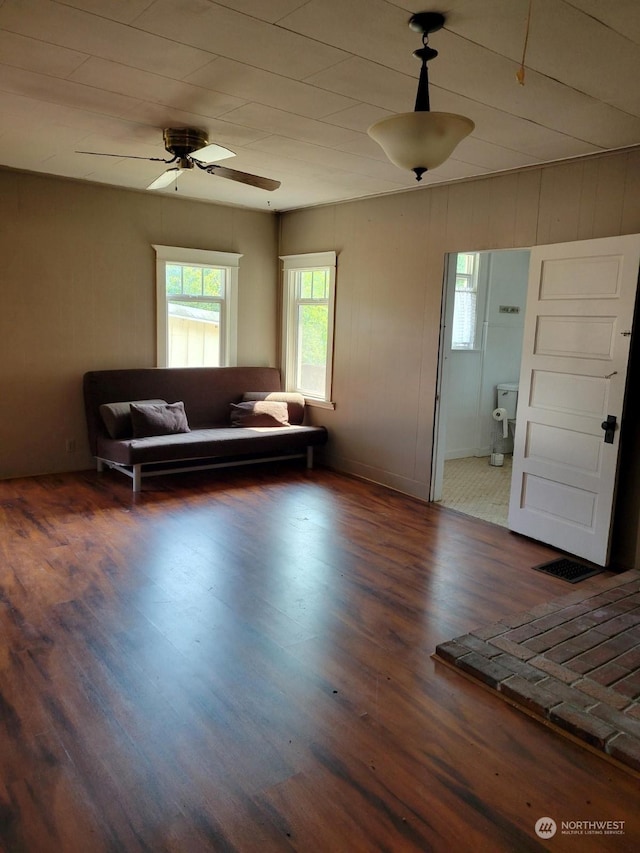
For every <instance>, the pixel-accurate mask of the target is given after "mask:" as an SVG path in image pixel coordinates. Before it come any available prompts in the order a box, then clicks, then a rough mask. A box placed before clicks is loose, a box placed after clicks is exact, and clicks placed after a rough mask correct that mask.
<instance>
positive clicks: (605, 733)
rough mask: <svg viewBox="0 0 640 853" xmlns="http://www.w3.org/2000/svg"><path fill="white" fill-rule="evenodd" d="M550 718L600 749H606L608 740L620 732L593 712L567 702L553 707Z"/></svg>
mask: <svg viewBox="0 0 640 853" xmlns="http://www.w3.org/2000/svg"><path fill="white" fill-rule="evenodd" d="M549 719H550V721H551V722H552V723H555V724H556V725H557V726H559V727H560V728H562V729H564V730H565V731H567V732H569V733H570V734H572V735H574V736H575V737H579V738H580V739H581V740H584V741H586V742H587V743H590V744H591V745H592V746H596V747H598V748H599V749H604V746H605V743H606V742H607V740H609V738H611V737H613V735H615V734H617V733H618V731H617V729H616V728H615V727H614V726H612V725H611V724H609V723H608V722H606V721H605V720H601V719H596V718H594V717H593V716H592V715H591V712H589V713H587V712H586V711H582V710H580V708H576V707H575V706H573V705H570V704H569V703H567V702H563V703H562V705H557V706H556V707H555V708H553V709H552V710H551V711H550V712H549Z"/></svg>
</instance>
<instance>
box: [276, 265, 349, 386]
mask: <svg viewBox="0 0 640 853" xmlns="http://www.w3.org/2000/svg"><path fill="white" fill-rule="evenodd" d="M282 260H283V262H284V299H283V309H284V317H283V336H282V338H283V350H284V351H283V368H284V380H285V387H286V389H287V390H288V391H299V392H300V393H301V394H304V396H305V397H306V398H307V399H309V400H311V401H316V402H320V403H323V402H324V403H329V402H330V400H331V378H332V377H331V368H332V357H333V305H334V292H335V277H336V253H335V252H317V253H314V254H309V255H286V256H284V257H283V258H282Z"/></svg>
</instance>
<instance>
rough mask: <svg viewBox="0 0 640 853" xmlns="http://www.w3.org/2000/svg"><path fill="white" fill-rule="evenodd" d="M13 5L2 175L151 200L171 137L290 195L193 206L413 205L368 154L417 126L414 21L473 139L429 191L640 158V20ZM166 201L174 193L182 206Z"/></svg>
mask: <svg viewBox="0 0 640 853" xmlns="http://www.w3.org/2000/svg"><path fill="white" fill-rule="evenodd" d="M528 8H529V0H447V4H443V3H440V2H432V0H422V2H415V3H414V2H410V0H216V2H212V0H0V164H1V165H5V166H9V167H12V168H16V169H26V170H31V171H35V172H44V173H47V174H51V175H64V176H68V177H72V178H77V179H82V180H87V181H93V182H99V183H104V184H111V185H114V186H121V187H130V188H134V189H144V188H145V187H146V186H147V185H148V184H149V183H151V181H152V180H154V179H155V178H156V177H157V176H158V175H159V174H160V173H161V172H162V170H163V169H164V166H163V165H162V164H161V163H154V162H145V161H144V160H127V159H121V158H107V157H91V156H89V155H86V154H77V153H75V151H76V150H77V149H83V150H90V151H103V152H114V153H117V154H123V155H124V154H131V155H137V156H143V157H162V156H166V155H165V152H164V148H163V145H162V128H164V127H187V126H188V127H198V128H204V129H206V130H207V131H208V133H209V138H210V140H211V141H215V142H218V143H220V144H221V145H224V146H227V147H229V148H231V149H232V150H234V151H235V152H236V153H237V156H236V157H235V158H233V159H231V160H225V161H224V163H223V165H225V166H229V167H231V168H234V169H240V170H243V171H246V172H252V173H254V174H258V175H263V176H265V177H269V178H276V179H278V180H280V181H281V182H282V186H281V187H280V189H278V190H276V191H275V192H273V193H268V192H265V191H263V190H258V189H255V188H253V187H249V186H246V185H241V184H237V183H235V182H231V181H228V180H224V179H222V178H215V177H210V176H209V175H207V174H205V173H204V172H201V171H198V170H194V171H193V172H187V173H186V174H184V175H182V176H181V177H180V178H179V181H178V185H177V191H178V193H179V194H180V195H181V196H182V197H188V198H196V199H200V200H205V201H212V202H223V203H230V204H237V205H242V206H247V207H252V208H259V209H267V208H268V207H270V209H272V210H284V209H291V208H296V207H303V206H308V205H314V204H322V203H325V202H332V201H337V200H343V199H353V198H360V197H364V196H369V195H375V194H380V193H387V192H395V191H398V190H401V189H406V188H409V187H415V186H416V182H415V179H414V177H413V175H411V174H409V173H405V172H403V171H401V170H400V169H397V168H396V167H395V166H393V165H392V164H391V163H389V162H388V161H387V159H386V157H385V155H384V154H383V152H382V150H381V149H380V148H379V147H378V146H377V145H376V143H375V142H373V141H372V140H371V139H370V138H369V137H368V136H367V133H366V131H367V127H368V126H369V125H370V124H372V123H373V122H374V121H377V120H378V119H380V118H383V117H385V116H388V115H391V114H392V113H396V112H407V111H410V110H412V109H413V104H414V100H415V93H416V88H417V77H418V72H419V63H418V61H417V60H415V59H414V58H413V57H412V55H411V54H412V51H413V50H414V49H416V48H417V47H419V46H420V36H419V35H418V34H416V33H414V32H412V31H411V30H409V28H408V26H407V22H408V19H409V16H410V15H411V13H413V12H417V11H425V10H434V11H444V12H445V13H446V14H447V22H446V25H445V28H444V29H443V30H440V31H439V32H436V33H434V34H433V35H432V36H431V39H430V45H431V46H432V47H434V48H436V49H437V50H438V51H439V56H438V58H437V59H435V60H434V61H433V62H431V63H430V65H429V69H430V80H431V108H432V109H433V110H442V111H448V112H457V113H461V114H463V115H466V116H469V117H470V118H471V119H473V121H474V122H475V123H476V128H475V131H474V133H473V134H472V135H471V136H470V137H468V138H467V139H465V140H464V141H463V142H462V143H461V144H460V145H459V146H458V148H457V149H456V151H455V152H454V154H453V156H452V157H451V159H450V160H448V161H447V162H446V163H445V164H443V165H442V166H441V167H440V168H439V169H437V170H435V171H433V172H432V173H430V174H429V175H427V176H425V178H424V180H423V183H422V186H424V185H425V184H426V183H434V182H439V181H449V180H455V179H458V178H465V177H469V176H472V175H482V174H487V173H489V172H496V171H501V170H504V169H511V168H517V167H521V166H527V165H531V164H537V163H543V162H549V161H554V160H560V159H563V158H567V157H574V156H578V155H583V154H589V153H592V152H598V151H603V150H608V149H615V148H623V147H627V146H632V145H638V144H640V84H639V81H640V2H639V0H533V2H532V12H531V24H530V34H529V40H528V47H527V59H526V68H527V71H526V79H525V85H524V86H520V85H518V83H517V81H516V79H515V73H516V71H517V69H518V66H519V64H520V58H521V55H522V50H523V45H524V38H525V30H526V20H527V11H528ZM163 192H166V193H169V194H170V193H174V192H175V188H174V187H170V188H168V189H167V190H164V191H163Z"/></svg>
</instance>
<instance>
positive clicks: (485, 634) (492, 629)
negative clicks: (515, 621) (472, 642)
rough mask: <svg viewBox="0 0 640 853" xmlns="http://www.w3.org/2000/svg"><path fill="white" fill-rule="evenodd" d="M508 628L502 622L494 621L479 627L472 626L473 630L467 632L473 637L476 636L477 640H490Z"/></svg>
mask: <svg viewBox="0 0 640 853" xmlns="http://www.w3.org/2000/svg"><path fill="white" fill-rule="evenodd" d="M508 630H509V629H508V628H507V626H506V625H504V624H503V623H502V622H494V623H493V624H492V625H485V626H484V627H481V628H474V629H473V631H470V632H469V633H470V634H472V635H473V636H474V637H478V639H479V640H490V639H492V638H493V637H497V636H499V635H500V634H504V633H505V632H506V631H508Z"/></svg>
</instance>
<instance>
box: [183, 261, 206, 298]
mask: <svg viewBox="0 0 640 853" xmlns="http://www.w3.org/2000/svg"><path fill="white" fill-rule="evenodd" d="M182 280H183V291H182V292H183V293H184V294H187V295H189V296H202V267H187V266H183V267H182Z"/></svg>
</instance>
